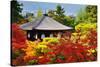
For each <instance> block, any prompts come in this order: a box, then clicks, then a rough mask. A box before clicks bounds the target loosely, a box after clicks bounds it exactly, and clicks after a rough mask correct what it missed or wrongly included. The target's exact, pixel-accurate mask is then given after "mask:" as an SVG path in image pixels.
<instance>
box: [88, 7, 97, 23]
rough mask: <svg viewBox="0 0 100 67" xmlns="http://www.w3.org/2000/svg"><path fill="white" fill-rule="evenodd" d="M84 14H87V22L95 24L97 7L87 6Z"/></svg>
mask: <svg viewBox="0 0 100 67" xmlns="http://www.w3.org/2000/svg"><path fill="white" fill-rule="evenodd" d="M86 13H87V17H88V18H87V21H88V22H92V23H94V22H97V6H95V5H93V6H91V5H88V6H87V7H86Z"/></svg>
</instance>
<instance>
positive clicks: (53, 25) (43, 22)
mask: <svg viewBox="0 0 100 67" xmlns="http://www.w3.org/2000/svg"><path fill="white" fill-rule="evenodd" d="M20 28H21V29H23V30H32V29H36V30H68V29H72V27H69V26H65V25H63V24H61V23H59V22H57V21H55V20H54V19H52V18H50V17H48V16H42V17H40V18H37V19H36V20H34V21H32V22H28V23H25V24H22V25H21V26H20Z"/></svg>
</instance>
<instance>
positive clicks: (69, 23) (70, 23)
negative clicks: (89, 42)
mask: <svg viewBox="0 0 100 67" xmlns="http://www.w3.org/2000/svg"><path fill="white" fill-rule="evenodd" d="M65 19H66V20H67V22H66V25H67V26H71V27H74V26H75V17H74V16H66V17H65Z"/></svg>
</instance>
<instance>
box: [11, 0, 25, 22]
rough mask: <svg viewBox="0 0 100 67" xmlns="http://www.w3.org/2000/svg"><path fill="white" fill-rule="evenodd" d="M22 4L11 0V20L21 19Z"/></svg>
mask: <svg viewBox="0 0 100 67" xmlns="http://www.w3.org/2000/svg"><path fill="white" fill-rule="evenodd" d="M21 6H22V4H19V2H18V1H17V0H12V1H11V22H12V23H14V22H17V21H19V20H20V19H22V18H23V17H22V15H21V12H22V8H21Z"/></svg>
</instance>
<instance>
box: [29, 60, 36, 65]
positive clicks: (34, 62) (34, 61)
mask: <svg viewBox="0 0 100 67" xmlns="http://www.w3.org/2000/svg"><path fill="white" fill-rule="evenodd" d="M28 64H29V65H33V64H37V60H30V61H29V62H28Z"/></svg>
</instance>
